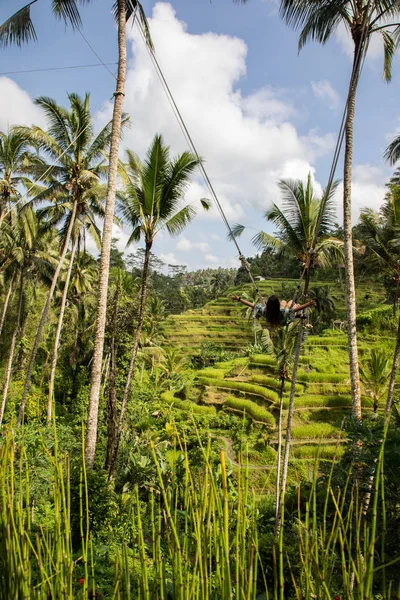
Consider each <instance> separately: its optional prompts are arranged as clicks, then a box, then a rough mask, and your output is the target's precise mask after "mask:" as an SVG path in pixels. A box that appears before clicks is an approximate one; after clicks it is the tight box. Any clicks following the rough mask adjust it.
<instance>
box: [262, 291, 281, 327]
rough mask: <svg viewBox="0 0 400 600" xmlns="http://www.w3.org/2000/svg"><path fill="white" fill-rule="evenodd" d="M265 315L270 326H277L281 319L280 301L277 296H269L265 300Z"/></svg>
mask: <svg viewBox="0 0 400 600" xmlns="http://www.w3.org/2000/svg"><path fill="white" fill-rule="evenodd" d="M265 317H266V319H267V321H268V323H269V324H270V325H271V327H277V326H278V325H279V324H280V322H281V320H282V314H281V303H280V300H279V298H278V296H270V297H269V298H268V300H267V306H266V308H265Z"/></svg>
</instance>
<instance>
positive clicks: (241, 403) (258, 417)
mask: <svg viewBox="0 0 400 600" xmlns="http://www.w3.org/2000/svg"><path fill="white" fill-rule="evenodd" d="M225 406H228V407H229V408H234V409H235V410H240V411H241V412H243V413H246V415H247V416H249V417H251V418H252V419H254V420H255V421H262V422H263V423H267V424H268V425H269V426H270V427H274V426H275V419H274V417H273V415H271V413H270V412H269V411H268V410H267V409H266V408H264V407H263V406H259V405H258V404H256V403H255V402H252V401H251V400H244V399H242V398H234V397H233V396H228V397H227V398H226V400H225Z"/></svg>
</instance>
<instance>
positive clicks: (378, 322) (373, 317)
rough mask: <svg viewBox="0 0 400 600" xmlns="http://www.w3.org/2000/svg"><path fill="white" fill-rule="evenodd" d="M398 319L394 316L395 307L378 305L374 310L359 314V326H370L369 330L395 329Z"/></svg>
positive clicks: (386, 331)
mask: <svg viewBox="0 0 400 600" xmlns="http://www.w3.org/2000/svg"><path fill="white" fill-rule="evenodd" d="M396 325H397V324H396V319H395V318H394V316H393V308H392V307H391V306H388V305H384V306H378V307H377V308H373V309H372V310H369V311H366V312H364V313H361V314H359V315H358V316H357V327H358V328H359V329H360V330H362V329H365V328H368V331H369V332H371V331H375V332H377V331H383V332H384V333H386V334H387V333H388V331H390V330H392V331H394V330H395V327H396Z"/></svg>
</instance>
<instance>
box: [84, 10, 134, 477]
mask: <svg viewBox="0 0 400 600" xmlns="http://www.w3.org/2000/svg"><path fill="white" fill-rule="evenodd" d="M118 52H119V54H118V79H117V88H116V92H115V101H114V113H113V122H112V135H111V145H110V163H109V174H108V189H107V200H106V209H105V215H104V223H103V238H102V246H101V260H100V281H99V291H98V298H97V319H96V334H95V340H94V349H93V364H92V375H91V382H90V397H89V406H88V422H87V433H86V444H85V446H86V447H85V458H86V463H87V465H88V467H92V466H93V463H94V457H95V453H96V441H97V420H98V413H99V395H100V385H101V366H102V361H103V349H104V331H105V327H106V315H107V289H108V274H109V270H110V251H111V242H112V228H113V220H114V208H115V194H116V189H117V170H118V151H119V141H120V135H121V119H122V108H123V103H124V91H125V79H126V13H125V0H118Z"/></svg>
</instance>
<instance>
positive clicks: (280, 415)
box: [275, 377, 285, 519]
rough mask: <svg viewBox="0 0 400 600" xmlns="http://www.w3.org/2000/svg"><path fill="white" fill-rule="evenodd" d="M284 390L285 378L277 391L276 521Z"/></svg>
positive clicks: (279, 485)
mask: <svg viewBox="0 0 400 600" xmlns="http://www.w3.org/2000/svg"><path fill="white" fill-rule="evenodd" d="M284 389H285V377H282V378H281V387H280V390H279V420H278V460H277V466H276V488H275V489H276V492H275V499H276V501H275V507H276V508H275V510H276V513H275V518H276V519H278V512H279V490H280V487H281V466H282V465H281V463H282V412H283V392H284Z"/></svg>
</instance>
